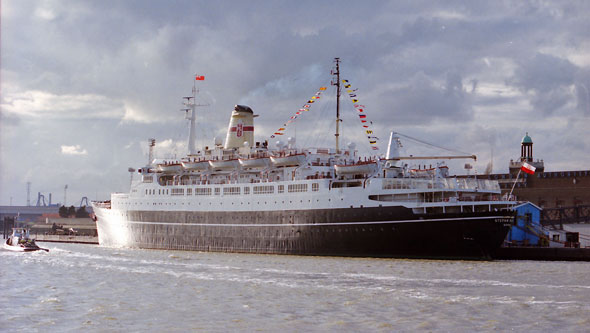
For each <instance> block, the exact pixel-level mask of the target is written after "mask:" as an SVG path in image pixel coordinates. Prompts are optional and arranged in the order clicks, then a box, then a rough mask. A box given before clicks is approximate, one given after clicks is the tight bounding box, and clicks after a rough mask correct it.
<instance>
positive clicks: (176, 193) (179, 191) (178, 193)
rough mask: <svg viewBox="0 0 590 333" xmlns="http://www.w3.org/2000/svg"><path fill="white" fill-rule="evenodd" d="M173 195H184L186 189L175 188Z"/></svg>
mask: <svg viewBox="0 0 590 333" xmlns="http://www.w3.org/2000/svg"><path fill="white" fill-rule="evenodd" d="M172 195H184V189H183V188H173V189H172Z"/></svg>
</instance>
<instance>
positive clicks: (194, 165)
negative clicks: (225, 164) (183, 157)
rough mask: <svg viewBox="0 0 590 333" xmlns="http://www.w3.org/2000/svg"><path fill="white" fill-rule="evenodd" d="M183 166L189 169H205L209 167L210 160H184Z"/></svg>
mask: <svg viewBox="0 0 590 333" xmlns="http://www.w3.org/2000/svg"><path fill="white" fill-rule="evenodd" d="M182 167H183V168H184V169H185V170H189V171H205V170H207V169H209V161H193V162H190V161H183V162H182Z"/></svg>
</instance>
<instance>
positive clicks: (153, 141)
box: [148, 138, 156, 166]
mask: <svg viewBox="0 0 590 333" xmlns="http://www.w3.org/2000/svg"><path fill="white" fill-rule="evenodd" d="M148 144H149V147H150V152H149V155H148V166H149V165H152V161H153V160H154V147H155V146H156V139H153V138H151V139H148Z"/></svg>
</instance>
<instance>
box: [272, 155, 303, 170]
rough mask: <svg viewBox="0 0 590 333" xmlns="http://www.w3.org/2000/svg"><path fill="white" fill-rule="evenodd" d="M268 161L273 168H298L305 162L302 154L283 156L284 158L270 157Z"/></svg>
mask: <svg viewBox="0 0 590 333" xmlns="http://www.w3.org/2000/svg"><path fill="white" fill-rule="evenodd" d="M270 160H271V162H272V164H273V165H274V166H282V167H285V166H299V165H301V164H303V163H305V161H306V157H305V154H304V153H300V154H293V155H285V156H271V157H270Z"/></svg>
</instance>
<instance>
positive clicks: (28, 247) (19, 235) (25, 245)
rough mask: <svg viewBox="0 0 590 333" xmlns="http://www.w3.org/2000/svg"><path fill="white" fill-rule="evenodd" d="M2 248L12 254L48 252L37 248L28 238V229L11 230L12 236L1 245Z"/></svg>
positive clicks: (32, 240)
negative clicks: (12, 252)
mask: <svg viewBox="0 0 590 333" xmlns="http://www.w3.org/2000/svg"><path fill="white" fill-rule="evenodd" d="M3 246H4V248H5V249H6V250H9V251H14V252H32V251H39V250H43V251H45V252H49V250H48V249H44V248H42V247H39V246H38V245H37V244H36V243H35V240H34V239H32V238H31V237H30V229H26V228H12V235H10V237H8V239H7V240H6V242H5V243H4V244H3Z"/></svg>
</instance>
